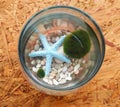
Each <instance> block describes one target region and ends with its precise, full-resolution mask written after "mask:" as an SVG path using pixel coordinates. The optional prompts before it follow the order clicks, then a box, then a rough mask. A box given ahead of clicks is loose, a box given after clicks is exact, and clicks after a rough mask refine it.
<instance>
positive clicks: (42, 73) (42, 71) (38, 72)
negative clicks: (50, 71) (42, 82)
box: [37, 68, 45, 78]
mask: <svg viewBox="0 0 120 107" xmlns="http://www.w3.org/2000/svg"><path fill="white" fill-rule="evenodd" d="M37 76H38V77H40V78H43V77H44V76H45V71H44V70H43V69H42V68H40V69H39V70H38V71H37Z"/></svg>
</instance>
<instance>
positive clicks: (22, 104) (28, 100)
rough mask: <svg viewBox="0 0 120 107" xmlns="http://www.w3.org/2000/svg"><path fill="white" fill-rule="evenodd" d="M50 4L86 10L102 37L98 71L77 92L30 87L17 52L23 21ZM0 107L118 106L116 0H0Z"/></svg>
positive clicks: (119, 23) (119, 20)
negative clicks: (58, 92) (52, 93)
mask: <svg viewBox="0 0 120 107" xmlns="http://www.w3.org/2000/svg"><path fill="white" fill-rule="evenodd" d="M53 5H69V6H75V7H77V8H80V9H82V10H84V11H86V12H87V13H89V14H90V15H91V16H92V17H93V18H94V19H95V20H96V21H97V23H98V24H99V25H100V27H101V29H102V31H103V34H104V37H105V40H106V54H105V59H104V63H103V65H102V67H101V69H100V70H99V72H98V74H97V75H96V76H95V77H94V78H93V79H92V80H91V81H90V82H89V83H88V84H86V85H85V86H84V87H82V88H81V89H80V90H79V91H78V92H77V93H75V94H70V95H67V96H62V97H56V96H49V95H46V94H43V93H41V92H39V91H37V90H35V89H34V88H32V87H31V86H30V85H29V83H28V82H27V81H26V79H25V78H24V76H23V75H22V70H21V68H20V64H19V59H18V56H17V44H18V38H19V32H20V30H21V28H22V26H23V23H24V22H25V21H26V20H27V19H28V18H29V17H30V16H31V15H33V13H35V12H37V11H39V10H42V9H43V8H46V7H48V6H53ZM0 107H120V0H0Z"/></svg>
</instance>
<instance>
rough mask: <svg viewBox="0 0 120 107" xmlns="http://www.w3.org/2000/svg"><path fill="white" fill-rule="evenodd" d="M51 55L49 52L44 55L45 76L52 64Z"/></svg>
mask: <svg viewBox="0 0 120 107" xmlns="http://www.w3.org/2000/svg"><path fill="white" fill-rule="evenodd" d="M52 58H53V57H52V56H51V55H50V54H49V55H47V56H46V69H45V75H46V76H47V75H48V74H49V73H50V71H51V64H52Z"/></svg>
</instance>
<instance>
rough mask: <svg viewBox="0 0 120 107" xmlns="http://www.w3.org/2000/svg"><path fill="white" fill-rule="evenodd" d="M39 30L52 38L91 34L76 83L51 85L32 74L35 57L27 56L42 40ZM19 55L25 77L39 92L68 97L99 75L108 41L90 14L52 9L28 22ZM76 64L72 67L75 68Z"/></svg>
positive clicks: (78, 10)
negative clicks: (32, 61)
mask: <svg viewBox="0 0 120 107" xmlns="http://www.w3.org/2000/svg"><path fill="white" fill-rule="evenodd" d="M36 29H38V30H39V31H40V32H41V33H43V34H45V35H48V36H50V37H53V35H54V36H56V37H57V36H59V37H61V36H62V35H67V34H69V33H70V32H73V31H75V30H76V29H84V30H86V31H87V32H88V33H89V34H90V41H91V49H90V52H89V53H88V54H87V55H86V56H85V57H84V58H82V63H81V60H79V61H78V62H77V63H80V66H83V68H84V69H83V70H82V71H80V73H79V74H78V75H77V76H75V77H74V79H73V80H71V81H69V82H67V83H65V84H60V85H50V84H46V83H45V82H44V81H42V80H41V79H39V78H38V77H37V76H36V74H35V73H34V72H33V71H32V67H31V59H32V58H29V56H28V54H29V53H30V52H31V51H32V50H33V49H34V45H35V43H36V41H37V40H38V39H39V35H38V34H37V33H36ZM73 51H74V50H73ZM18 54H19V60H20V63H21V66H22V68H23V73H24V74H25V78H26V79H27V80H28V81H29V82H30V83H31V84H32V85H33V86H34V87H36V89H38V90H40V91H42V92H44V93H47V94H50V95H66V94H69V93H72V92H75V91H76V90H78V89H79V88H80V87H81V86H83V85H84V84H86V83H87V82H88V81H90V80H91V79H92V78H93V77H94V76H95V74H96V73H97V72H98V70H99V68H100V67H101V64H102V62H103V59H104V54H105V42H104V37H103V34H102V32H101V30H100V28H99V26H98V24H97V23H96V22H95V20H94V19H93V18H92V17H91V16H89V15H88V14H87V13H85V12H84V11H82V10H80V9H77V8H74V7H70V6H53V7H49V8H46V9H44V10H42V11H39V12H37V13H36V14H34V15H33V16H32V17H31V18H29V20H28V21H27V22H26V23H25V25H24V27H23V29H22V31H21V34H20V38H19V45H18ZM75 65H76V64H73V67H74V66H75ZM71 66H72V65H71Z"/></svg>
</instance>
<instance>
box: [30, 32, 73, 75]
mask: <svg viewBox="0 0 120 107" xmlns="http://www.w3.org/2000/svg"><path fill="white" fill-rule="evenodd" d="M64 38H65V36H62V37H61V38H60V39H59V40H58V41H57V42H56V43H55V44H54V45H53V46H50V45H49V44H48V41H47V39H46V36H44V35H43V34H41V33H40V40H41V42H42V44H43V47H44V50H42V51H36V52H31V53H29V56H30V57H37V56H42V57H46V70H45V75H48V74H49V72H50V71H51V64H52V60H53V57H55V58H57V59H59V60H61V61H63V62H66V63H70V62H71V61H70V60H69V59H68V58H67V57H66V56H64V55H62V54H60V53H58V52H57V50H58V48H59V47H60V46H61V45H62V43H63V41H64Z"/></svg>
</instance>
